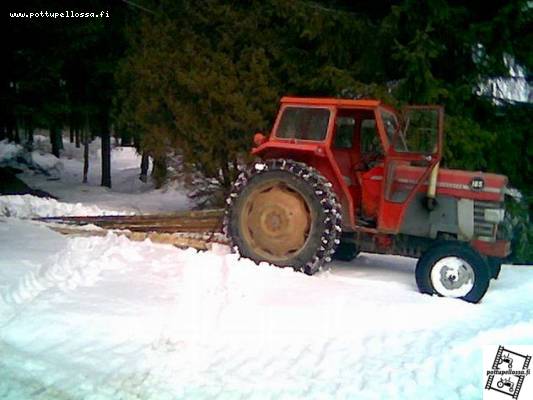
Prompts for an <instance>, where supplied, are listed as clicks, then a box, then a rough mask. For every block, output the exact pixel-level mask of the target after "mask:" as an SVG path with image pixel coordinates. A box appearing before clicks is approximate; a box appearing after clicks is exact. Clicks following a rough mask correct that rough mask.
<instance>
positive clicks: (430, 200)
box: [426, 161, 440, 211]
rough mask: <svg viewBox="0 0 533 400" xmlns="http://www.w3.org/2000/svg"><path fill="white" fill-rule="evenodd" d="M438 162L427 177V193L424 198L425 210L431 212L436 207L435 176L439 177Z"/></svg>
mask: <svg viewBox="0 0 533 400" xmlns="http://www.w3.org/2000/svg"><path fill="white" fill-rule="evenodd" d="M439 166H440V161H439V162H438V163H436V164H435V166H434V167H433V170H432V171H431V175H430V176H429V185H428V192H427V196H426V208H427V209H428V210H429V211H433V210H434V209H435V207H436V206H437V198H436V197H437V196H436V194H437V176H438V175H439Z"/></svg>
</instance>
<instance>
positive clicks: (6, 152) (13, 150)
mask: <svg viewBox="0 0 533 400" xmlns="http://www.w3.org/2000/svg"><path fill="white" fill-rule="evenodd" d="M21 152H22V146H20V145H18V144H15V143H10V142H8V140H7V139H4V140H1V141H0V165H3V164H5V163H7V162H9V161H11V160H13V159H15V158H17V156H18V155H19V154H20V153H21Z"/></svg>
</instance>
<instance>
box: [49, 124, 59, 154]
mask: <svg viewBox="0 0 533 400" xmlns="http://www.w3.org/2000/svg"><path fill="white" fill-rule="evenodd" d="M60 142H61V134H60V133H59V129H57V127H56V126H53V125H52V126H51V127H50V143H51V144H52V154H53V155H54V156H56V157H57V158H59V151H60V149H61V146H60Z"/></svg>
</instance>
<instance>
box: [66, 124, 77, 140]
mask: <svg viewBox="0 0 533 400" xmlns="http://www.w3.org/2000/svg"><path fill="white" fill-rule="evenodd" d="M75 130H76V128H74V127H73V126H72V124H71V125H70V126H69V128H68V131H69V139H70V143H74V131H75Z"/></svg>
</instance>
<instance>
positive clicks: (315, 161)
mask: <svg viewBox="0 0 533 400" xmlns="http://www.w3.org/2000/svg"><path fill="white" fill-rule="evenodd" d="M442 131H443V109H442V108H441V107H438V106H414V107H408V108H406V109H405V110H403V112H402V113H401V115H400V114H399V113H398V112H397V111H396V110H394V109H393V108H392V107H389V106H387V105H385V104H382V103H381V102H380V101H378V100H343V99H320V98H294V97H284V98H282V99H281V107H280V110H279V113H278V116H277V118H276V121H275V123H274V126H273V128H272V132H271V133H270V135H269V137H268V138H267V137H265V136H264V135H262V134H260V133H258V134H256V135H255V137H254V143H255V146H256V147H254V148H253V150H252V154H254V155H255V156H257V157H258V158H260V159H261V161H257V162H256V163H255V164H253V165H252V166H251V167H250V168H249V169H247V170H246V171H243V172H242V173H241V174H240V175H239V177H238V178H237V180H236V181H235V183H234V186H233V189H232V192H231V194H230V196H229V197H228V199H227V203H228V207H227V209H226V231H227V233H228V236H229V237H230V239H231V240H232V242H233V244H234V246H236V247H237V248H238V250H239V252H240V254H241V255H242V256H244V257H248V258H250V259H252V260H254V261H256V262H261V261H266V262H269V263H272V264H276V265H278V266H281V267H285V266H290V267H293V268H295V269H297V270H303V271H304V272H305V273H307V274H309V275H311V274H314V273H315V272H316V271H318V270H319V269H320V268H321V267H322V266H323V265H324V264H325V263H326V262H329V261H330V260H331V258H332V257H333V255H334V253H335V256H336V258H339V259H342V260H350V259H353V258H354V257H355V256H356V255H357V254H358V253H359V252H360V251H364V252H371V253H382V254H397V255H403V256H410V257H418V258H419V261H418V264H417V267H416V282H417V285H418V288H419V289H420V291H421V292H422V293H429V294H438V295H441V296H446V297H454V298H461V299H463V300H466V301H469V302H478V301H479V300H480V299H481V298H482V297H483V295H484V294H485V292H486V291H487V288H488V286H489V281H490V279H491V278H497V276H498V274H499V271H500V264H501V261H502V259H503V258H505V257H507V256H508V255H509V253H510V242H509V240H507V239H505V238H504V235H503V231H504V229H502V228H501V225H502V223H503V221H504V216H505V210H504V197H505V194H506V193H507V187H506V185H507V178H506V177H505V176H502V175H496V174H491V173H481V172H470V171H459V170H451V169H444V168H440V162H441V158H442V142H443V133H442Z"/></svg>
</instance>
